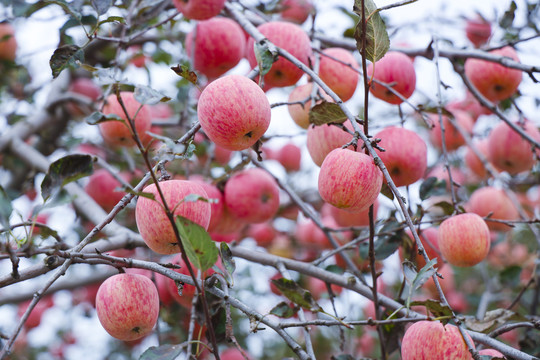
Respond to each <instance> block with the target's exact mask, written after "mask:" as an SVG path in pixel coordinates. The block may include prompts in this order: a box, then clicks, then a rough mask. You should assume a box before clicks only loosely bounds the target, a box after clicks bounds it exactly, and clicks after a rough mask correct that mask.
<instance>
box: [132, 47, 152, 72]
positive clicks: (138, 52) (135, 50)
mask: <svg viewBox="0 0 540 360" xmlns="http://www.w3.org/2000/svg"><path fill="white" fill-rule="evenodd" d="M127 51H128V53H129V56H130V59H129V63H130V64H132V65H133V66H135V67H138V68H143V67H144V66H145V65H146V62H147V61H148V56H146V55H145V54H144V52H143V51H142V47H141V46H139V45H132V46H130V47H129V48H128V49H127Z"/></svg>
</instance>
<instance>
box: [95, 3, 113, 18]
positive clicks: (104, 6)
mask: <svg viewBox="0 0 540 360" xmlns="http://www.w3.org/2000/svg"><path fill="white" fill-rule="evenodd" d="M111 6H112V0H92V7H93V8H94V9H95V10H96V12H97V13H98V15H103V14H105V13H106V12H107V11H108V10H109V8H110V7H111Z"/></svg>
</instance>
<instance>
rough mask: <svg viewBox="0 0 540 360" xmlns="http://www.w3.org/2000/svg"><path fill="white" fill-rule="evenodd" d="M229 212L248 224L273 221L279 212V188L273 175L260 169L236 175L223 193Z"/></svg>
mask: <svg viewBox="0 0 540 360" xmlns="http://www.w3.org/2000/svg"><path fill="white" fill-rule="evenodd" d="M223 194H224V199H225V203H226V204H227V208H228V210H229V211H230V212H231V213H232V214H233V215H234V216H236V217H238V218H240V219H241V220H243V221H245V222H247V223H260V222H264V221H268V220H270V219H272V218H273V217H274V216H275V215H276V214H277V211H278V210H279V187H278V185H277V182H276V180H275V179H274V178H273V177H272V175H270V174H268V173H267V172H266V171H264V170H262V169H259V168H251V169H246V170H242V171H240V172H237V173H236V174H234V175H233V176H232V177H231V178H230V179H229V180H228V181H227V183H226V184H225V189H224V191H223Z"/></svg>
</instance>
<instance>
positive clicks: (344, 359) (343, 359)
mask: <svg viewBox="0 0 540 360" xmlns="http://www.w3.org/2000/svg"><path fill="white" fill-rule="evenodd" d="M330 359H331V360H354V359H355V358H354V357H353V356H352V355H349V354H341V355H338V356H332V357H331V358H330Z"/></svg>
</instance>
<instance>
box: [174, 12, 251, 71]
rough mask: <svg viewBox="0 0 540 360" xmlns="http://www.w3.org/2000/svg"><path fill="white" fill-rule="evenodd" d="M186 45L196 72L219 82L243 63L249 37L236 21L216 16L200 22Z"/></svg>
mask: <svg viewBox="0 0 540 360" xmlns="http://www.w3.org/2000/svg"><path fill="white" fill-rule="evenodd" d="M194 36H195V39H194V38H193V37H194ZM185 46H186V53H187V54H188V56H189V57H190V58H191V59H192V60H193V67H194V68H195V70H197V71H200V72H201V73H203V74H204V75H206V77H208V78H209V79H215V78H217V77H219V76H221V75H223V74H225V73H226V72H227V71H229V70H230V69H232V68H233V67H235V66H236V64H238V62H240V60H242V58H243V57H244V54H245V47H246V38H245V36H244V32H243V31H242V28H241V27H240V25H238V24H237V23H236V22H234V21H233V20H231V19H227V18H218V17H216V18H212V19H209V20H204V21H200V22H199V23H197V25H196V26H195V28H194V29H193V30H192V31H191V32H190V33H189V34H188V35H187V36H186V42H185Z"/></svg>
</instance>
